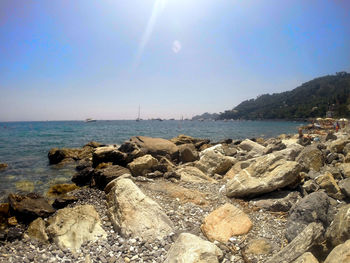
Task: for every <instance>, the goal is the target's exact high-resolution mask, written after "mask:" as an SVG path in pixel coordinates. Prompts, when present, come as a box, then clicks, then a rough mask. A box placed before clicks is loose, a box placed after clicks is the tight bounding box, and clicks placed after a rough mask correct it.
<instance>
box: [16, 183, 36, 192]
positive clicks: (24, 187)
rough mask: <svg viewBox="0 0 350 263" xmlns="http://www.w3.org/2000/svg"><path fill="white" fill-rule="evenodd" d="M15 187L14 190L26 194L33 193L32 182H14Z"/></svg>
mask: <svg viewBox="0 0 350 263" xmlns="http://www.w3.org/2000/svg"><path fill="white" fill-rule="evenodd" d="M15 186H16V190H18V191H21V192H28V193H30V192H33V191H34V188H35V186H34V183H33V182H31V181H26V180H23V181H19V182H16V183H15Z"/></svg>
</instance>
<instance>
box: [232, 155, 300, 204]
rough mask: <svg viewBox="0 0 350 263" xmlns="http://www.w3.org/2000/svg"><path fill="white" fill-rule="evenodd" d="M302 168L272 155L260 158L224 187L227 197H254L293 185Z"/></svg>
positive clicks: (297, 164) (295, 163)
mask: <svg viewBox="0 0 350 263" xmlns="http://www.w3.org/2000/svg"><path fill="white" fill-rule="evenodd" d="M301 171H302V166H301V165H300V164H299V163H297V162H294V161H285V160H284V159H282V157H280V156H275V155H274V153H271V154H268V155H264V156H261V157H259V158H256V159H255V162H252V163H250V165H249V166H248V167H246V168H244V169H243V170H241V171H240V172H239V173H238V174H236V175H235V176H233V178H232V179H230V180H229V181H228V183H227V185H226V194H227V196H228V197H245V196H256V195H261V194H265V193H269V192H272V191H274V190H277V189H279V188H283V187H285V186H288V185H291V184H294V183H295V182H296V181H298V180H299V173H300V172H301Z"/></svg>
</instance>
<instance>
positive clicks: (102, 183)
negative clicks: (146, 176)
mask: <svg viewBox="0 0 350 263" xmlns="http://www.w3.org/2000/svg"><path fill="white" fill-rule="evenodd" d="M141 158H142V157H141ZM124 174H130V175H131V173H130V171H129V169H127V168H125V167H122V166H119V165H111V166H108V167H106V168H103V169H96V170H95V172H94V175H93V179H94V183H95V186H96V187H97V188H98V189H101V190H103V189H105V187H106V185H107V184H108V183H109V182H111V181H113V180H114V179H116V178H118V177H120V176H122V175H124Z"/></svg>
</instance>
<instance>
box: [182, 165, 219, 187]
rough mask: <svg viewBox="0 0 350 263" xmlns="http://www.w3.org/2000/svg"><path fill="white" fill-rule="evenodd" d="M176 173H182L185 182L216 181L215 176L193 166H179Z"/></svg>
mask: <svg viewBox="0 0 350 263" xmlns="http://www.w3.org/2000/svg"><path fill="white" fill-rule="evenodd" d="M176 173H178V174H179V175H180V178H181V181H185V182H208V181H209V182H213V183H215V182H216V181H215V180H214V179H213V178H211V177H209V176H207V175H206V174H205V173H203V172H202V171H201V170H199V169H198V168H196V167H193V166H186V167H181V168H178V169H177V170H176Z"/></svg>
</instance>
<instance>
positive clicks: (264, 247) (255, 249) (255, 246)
mask: <svg viewBox="0 0 350 263" xmlns="http://www.w3.org/2000/svg"><path fill="white" fill-rule="evenodd" d="M271 250H272V247H271V244H270V243H269V241H267V240H266V239H264V238H261V239H253V240H251V241H250V242H249V244H248V245H247V248H246V249H245V250H244V252H245V253H246V254H254V255H262V254H269V253H270V252H271Z"/></svg>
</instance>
